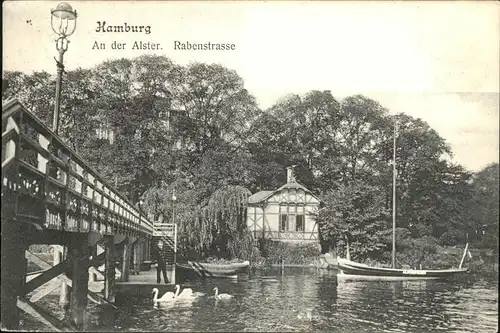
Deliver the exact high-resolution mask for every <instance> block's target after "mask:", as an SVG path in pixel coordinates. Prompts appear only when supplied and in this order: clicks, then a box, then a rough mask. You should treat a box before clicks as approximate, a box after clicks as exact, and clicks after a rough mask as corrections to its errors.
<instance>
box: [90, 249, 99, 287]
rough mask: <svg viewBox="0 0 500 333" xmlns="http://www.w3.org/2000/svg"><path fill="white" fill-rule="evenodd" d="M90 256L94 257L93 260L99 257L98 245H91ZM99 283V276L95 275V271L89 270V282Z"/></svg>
mask: <svg viewBox="0 0 500 333" xmlns="http://www.w3.org/2000/svg"><path fill="white" fill-rule="evenodd" d="M89 247H90V255H91V256H92V259H94V258H95V257H97V244H94V245H90V244H89ZM95 281H97V275H96V274H95V273H94V271H93V269H89V282H95Z"/></svg>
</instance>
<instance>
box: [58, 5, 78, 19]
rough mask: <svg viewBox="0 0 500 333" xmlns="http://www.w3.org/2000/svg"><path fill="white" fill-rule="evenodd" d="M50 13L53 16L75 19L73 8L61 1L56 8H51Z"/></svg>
mask: <svg viewBox="0 0 500 333" xmlns="http://www.w3.org/2000/svg"><path fill="white" fill-rule="evenodd" d="M52 15H53V16H54V17H57V18H60V19H66V20H75V19H76V11H73V8H71V6H70V5H69V4H68V3H66V2H61V3H60V4H58V5H57V7H56V9H53V10H52Z"/></svg>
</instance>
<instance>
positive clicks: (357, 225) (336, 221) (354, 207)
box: [317, 181, 392, 259]
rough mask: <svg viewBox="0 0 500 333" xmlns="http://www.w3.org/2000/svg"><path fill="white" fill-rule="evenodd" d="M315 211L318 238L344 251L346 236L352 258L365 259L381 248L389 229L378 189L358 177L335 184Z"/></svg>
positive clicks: (380, 192) (375, 253) (378, 251)
mask: <svg viewBox="0 0 500 333" xmlns="http://www.w3.org/2000/svg"><path fill="white" fill-rule="evenodd" d="M321 199H322V202H323V207H322V208H321V209H320V211H319V214H318V218H317V221H318V224H319V228H320V232H321V235H322V238H323V239H324V240H325V241H327V242H329V243H330V244H332V245H333V246H335V247H336V248H337V251H341V252H342V251H344V249H345V245H346V239H348V241H349V243H350V249H351V253H352V255H353V257H354V258H357V259H365V258H367V257H370V256H376V255H378V254H380V253H381V252H383V251H384V250H385V247H386V245H385V243H384V238H385V236H386V235H387V234H388V233H390V232H391V231H392V229H391V228H390V227H389V219H390V218H389V214H388V211H387V210H386V209H384V206H383V200H384V195H383V192H382V191H380V189H377V188H376V187H373V186H370V185H368V184H366V183H364V182H362V181H353V182H351V183H349V184H348V185H344V184H342V183H341V184H339V186H338V187H336V189H335V190H332V191H329V192H328V193H327V194H325V195H324V196H323V197H322V198H321Z"/></svg>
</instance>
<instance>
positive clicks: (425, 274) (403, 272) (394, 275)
mask: <svg viewBox="0 0 500 333" xmlns="http://www.w3.org/2000/svg"><path fill="white" fill-rule="evenodd" d="M337 265H338V269H339V273H338V274H337V278H340V279H348V280H437V279H447V278H451V277H454V276H456V275H458V274H461V273H465V272H466V271H467V269H466V268H451V269H429V270H425V269H404V268H403V269H398V268H385V267H373V266H368V265H365V264H361V263H357V262H355V261H351V260H347V259H343V258H337Z"/></svg>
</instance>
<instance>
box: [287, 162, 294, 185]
mask: <svg viewBox="0 0 500 333" xmlns="http://www.w3.org/2000/svg"><path fill="white" fill-rule="evenodd" d="M294 167H295V165H291V166H289V167H287V168H286V182H287V183H294V182H295V176H294V175H293V168H294Z"/></svg>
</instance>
